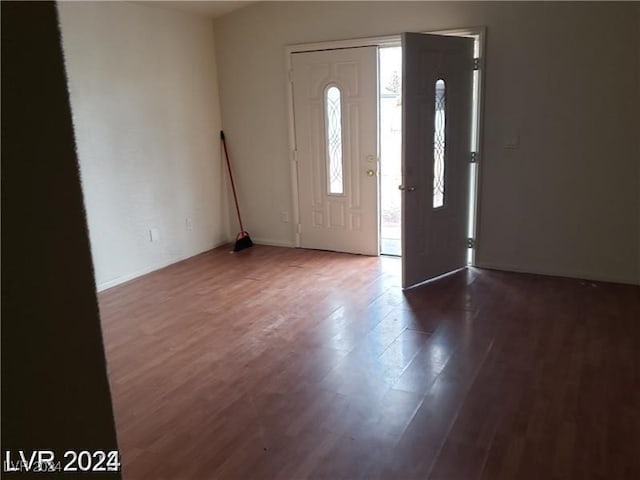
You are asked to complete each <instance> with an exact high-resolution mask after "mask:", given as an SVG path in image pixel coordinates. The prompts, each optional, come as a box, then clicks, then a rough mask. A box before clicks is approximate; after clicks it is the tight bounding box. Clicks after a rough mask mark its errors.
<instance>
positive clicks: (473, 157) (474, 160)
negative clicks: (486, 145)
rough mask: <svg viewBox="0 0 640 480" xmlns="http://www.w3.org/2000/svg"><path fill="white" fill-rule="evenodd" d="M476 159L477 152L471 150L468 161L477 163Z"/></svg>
mask: <svg viewBox="0 0 640 480" xmlns="http://www.w3.org/2000/svg"><path fill="white" fill-rule="evenodd" d="M477 161H478V152H471V158H470V159H469V162H471V163H477Z"/></svg>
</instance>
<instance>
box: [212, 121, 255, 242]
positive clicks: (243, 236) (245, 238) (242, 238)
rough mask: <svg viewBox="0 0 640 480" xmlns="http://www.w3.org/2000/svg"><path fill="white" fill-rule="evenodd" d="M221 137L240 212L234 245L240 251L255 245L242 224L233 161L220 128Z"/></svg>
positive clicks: (237, 209) (232, 188) (234, 196)
mask: <svg viewBox="0 0 640 480" xmlns="http://www.w3.org/2000/svg"><path fill="white" fill-rule="evenodd" d="M220 139H221V140H222V146H223V147H224V157H225V158H226V159H227V168H228V169H229V180H231V190H233V201H234V202H235V204H236V212H238V223H240V232H239V233H238V235H236V244H235V245H234V246H233V251H234V252H239V251H240V250H244V249H245V248H249V247H252V246H253V242H252V241H251V237H250V236H249V233H248V232H247V231H246V230H245V229H244V227H243V226H242V218H241V217H240V207H239V206H238V196H237V195H236V186H235V185H234V183H233V174H232V173H231V162H229V153H228V152H227V143H226V142H225V141H224V132H223V131H222V130H220Z"/></svg>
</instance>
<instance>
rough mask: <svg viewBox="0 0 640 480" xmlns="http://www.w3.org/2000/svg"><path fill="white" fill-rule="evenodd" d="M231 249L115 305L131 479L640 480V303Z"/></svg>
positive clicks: (618, 294)
mask: <svg viewBox="0 0 640 480" xmlns="http://www.w3.org/2000/svg"><path fill="white" fill-rule="evenodd" d="M399 285H400V261H399V260H398V259H396V258H384V257H381V258H376V257H362V256H356V255H346V254H339V253H331V252H318V251H309V250H299V249H287V248H277V247H266V246H255V247H253V248H251V249H248V250H245V251H242V252H239V253H235V254H230V253H229V249H228V248H220V249H216V250H213V251H211V252H207V253H205V254H202V255H199V256H197V257H194V258H192V259H189V260H186V261H184V262H181V263H178V264H175V265H172V266H170V267H168V268H165V269H163V270H161V271H158V272H154V273H152V274H149V275H146V276H145V277H142V278H139V279H136V280H134V281H132V282H129V283H127V284H125V285H121V286H118V287H115V288H113V289H110V290H107V291H105V292H102V293H101V294H100V306H101V313H102V321H103V329H104V337H105V344H106V348H107V360H108V364H109V372H110V381H111V388H112V395H113V400H114V408H115V416H116V424H117V430H118V437H119V443H120V448H121V450H122V453H123V461H124V472H123V473H124V478H125V479H131V480H134V479H147V478H154V479H203V478H221V479H226V478H229V479H232V478H243V479H244V478H253V479H302V478H331V479H356V478H366V479H374V478H377V479H413V478H415V479H427V478H428V479H536V480H538V479H542V478H544V479H556V478H557V479H571V478H575V479H589V478H593V479H600V478H602V479H605V478H606V479H610V478H616V479H626V478H628V479H632V478H640V455H638V452H640V323H639V319H640V288H638V287H634V286H626V285H614V284H604V283H594V282H586V281H580V280H572V279H562V278H552V277H543V276H536V275H525V274H514V273H505V272H496V271H489V270H478V269H469V270H466V271H460V272H458V273H455V274H453V275H450V276H448V277H444V278H441V279H439V280H437V281H435V282H432V283H429V284H426V285H423V286H421V287H418V288H414V289H412V290H409V291H407V292H404V293H403V292H402V290H401V289H400V286H399Z"/></svg>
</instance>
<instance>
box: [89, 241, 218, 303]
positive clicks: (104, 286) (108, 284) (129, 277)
mask: <svg viewBox="0 0 640 480" xmlns="http://www.w3.org/2000/svg"><path fill="white" fill-rule="evenodd" d="M227 243H229V241H228V240H224V241H222V242H218V243H215V244H213V246H212V247H211V248H207V249H206V250H202V251H201V252H196V253H191V254H188V255H184V256H182V257H176V258H172V259H171V260H168V261H166V262H160V263H157V264H155V265H151V266H149V267H147V268H143V269H142V270H137V271H135V272H132V273H128V274H126V275H122V276H120V277H117V278H114V279H112V280H108V281H106V282H102V283H100V284H98V285H96V290H97V291H98V292H102V291H103V290H107V289H109V288H112V287H115V286H116V285H120V284H121V283H125V282H128V281H129V280H133V279H134V278H138V277H141V276H142V275H146V274H147V273H151V272H155V271H156V270H160V269H162V268H165V267H168V266H169V265H173V264H174V263H178V262H182V261H183V260H186V259H188V258H191V257H195V256H196V255H200V254H201V253H204V252H208V251H209V250H213V249H214V248H218V247H220V246H222V245H226V244H227Z"/></svg>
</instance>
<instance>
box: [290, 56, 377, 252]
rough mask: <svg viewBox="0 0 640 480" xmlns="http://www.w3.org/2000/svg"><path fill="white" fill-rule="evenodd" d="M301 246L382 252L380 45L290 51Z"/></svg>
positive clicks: (340, 250) (343, 250)
mask: <svg viewBox="0 0 640 480" xmlns="http://www.w3.org/2000/svg"><path fill="white" fill-rule="evenodd" d="M292 75H293V78H292V81H293V110H294V128H295V149H296V160H297V171H298V203H299V215H300V219H299V230H298V231H299V244H300V246H301V247H303V248H314V249H321V250H335V251H339V252H348V253H359V254H364V255H378V253H379V247H378V159H377V130H378V112H377V48H376V47H362V48H346V49H339V50H326V51H316V52H304V53H294V54H292Z"/></svg>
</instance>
